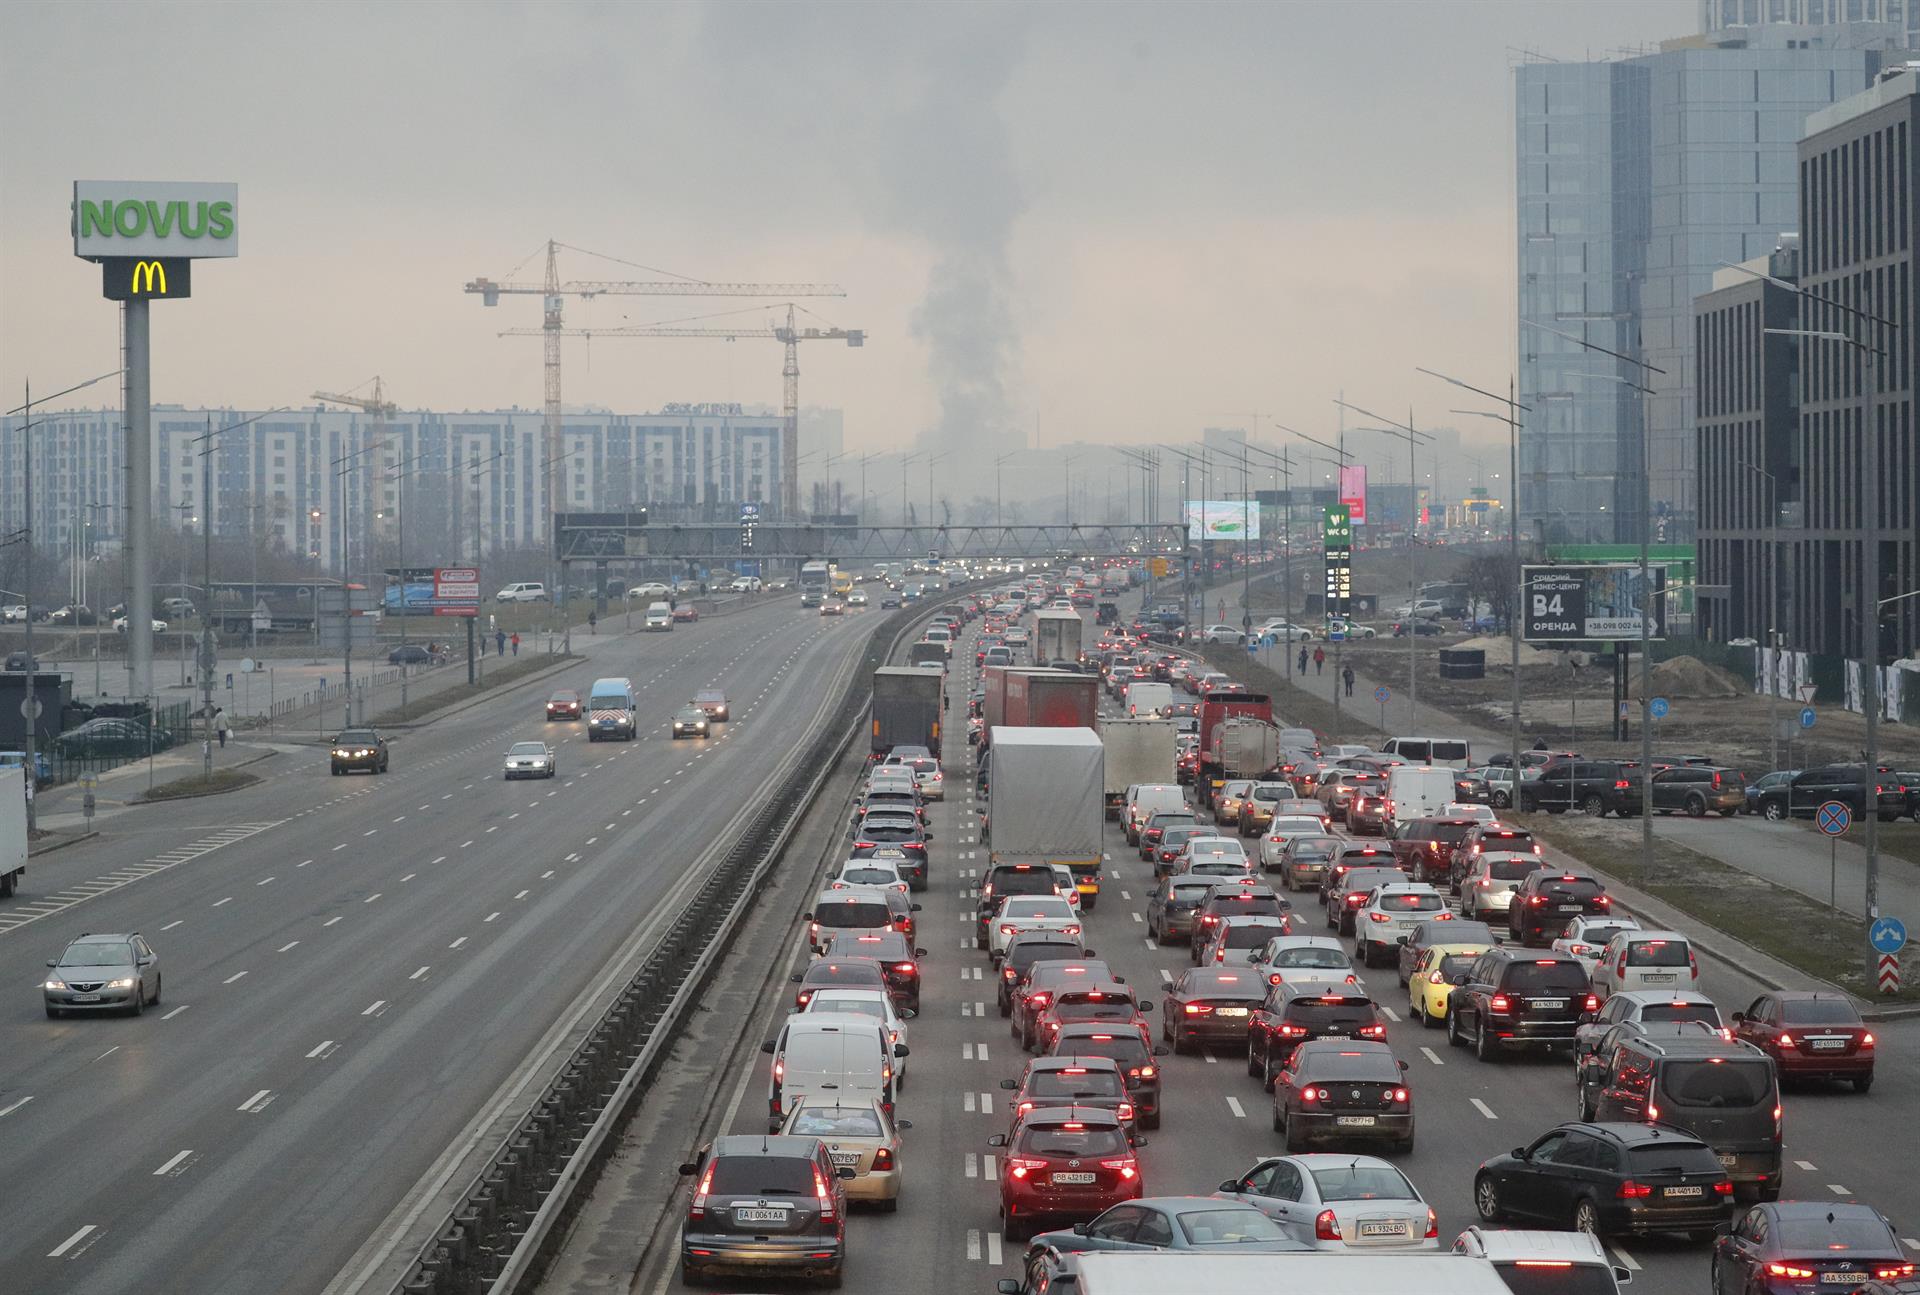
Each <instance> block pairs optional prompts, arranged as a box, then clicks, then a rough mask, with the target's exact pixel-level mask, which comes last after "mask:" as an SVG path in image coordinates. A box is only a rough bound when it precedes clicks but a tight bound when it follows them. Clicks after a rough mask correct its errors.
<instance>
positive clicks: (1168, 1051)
mask: <svg viewBox="0 0 1920 1295" xmlns="http://www.w3.org/2000/svg"><path fill="white" fill-rule="evenodd" d="M1153 1055H1154V1056H1156V1057H1170V1056H1172V1055H1173V1049H1172V1048H1169V1047H1168V1046H1167V1045H1166V1044H1164V1043H1158V1044H1155V1045H1154V1048H1153Z"/></svg>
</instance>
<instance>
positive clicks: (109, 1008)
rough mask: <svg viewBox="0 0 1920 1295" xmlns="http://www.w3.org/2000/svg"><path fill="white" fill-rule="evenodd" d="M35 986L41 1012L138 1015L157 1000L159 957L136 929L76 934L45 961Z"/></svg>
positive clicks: (158, 997)
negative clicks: (62, 949)
mask: <svg viewBox="0 0 1920 1295" xmlns="http://www.w3.org/2000/svg"><path fill="white" fill-rule="evenodd" d="M47 968H48V970H47V977H46V981H45V983H43V984H42V985H41V993H42V995H43V996H44V997H45V999H46V1003H47V1015H48V1016H50V1017H55V1018H58V1017H62V1016H65V1015H66V1014H67V1013H68V1012H126V1013H128V1014H129V1015H132V1016H138V1015H140V1013H142V1012H144V1011H145V1010H146V1009H147V1008H148V1007H150V1006H153V1005H155V1004H158V1003H159V1001H160V955H159V954H157V953H155V952H154V951H153V948H152V946H151V945H149V944H148V943H147V941H146V938H145V937H144V936H142V935H141V934H140V933H139V932H137V931H136V932H133V933H132V934H129V935H93V934H87V935H82V936H81V937H80V938H79V939H77V940H75V941H74V942H73V943H71V944H69V945H68V946H67V948H66V951H65V952H64V953H62V954H61V955H60V956H59V957H58V958H51V959H49V960H48V961H47Z"/></svg>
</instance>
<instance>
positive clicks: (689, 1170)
mask: <svg viewBox="0 0 1920 1295" xmlns="http://www.w3.org/2000/svg"><path fill="white" fill-rule="evenodd" d="M699 1172H700V1162H699V1161H698V1160H689V1161H687V1162H686V1163H685V1164H683V1165H681V1166H680V1173H681V1175H682V1176H689V1175H692V1174H697V1173H699Z"/></svg>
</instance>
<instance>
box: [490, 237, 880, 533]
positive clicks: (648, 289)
mask: <svg viewBox="0 0 1920 1295" xmlns="http://www.w3.org/2000/svg"><path fill="white" fill-rule="evenodd" d="M563 247H565V248H566V249H567V250H568V251H570V252H580V253H582V254H583V255H586V256H601V254H600V253H598V252H588V251H586V249H584V248H579V247H571V246H569V245H568V244H566V243H561V242H557V241H555V240H553V239H548V240H547V247H546V252H547V273H546V278H545V280H544V281H543V282H542V283H540V284H538V285H535V284H531V283H515V282H513V279H512V274H511V272H510V273H509V275H508V277H507V279H506V280H505V281H501V282H495V281H494V280H492V279H475V280H473V281H472V282H470V283H468V284H467V291H468V292H473V293H478V294H479V295H480V303H481V304H482V305H485V306H497V305H499V304H500V298H501V296H502V295H503V294H507V293H520V294H527V295H532V294H538V295H539V296H540V297H541V299H542V303H543V306H544V313H543V316H542V320H541V325H540V327H539V329H538V330H530V329H515V330H511V332H513V333H515V334H519V335H527V334H530V333H532V332H536V331H537V332H538V333H539V335H540V336H542V337H544V338H546V418H545V433H546V436H545V443H546V451H547V452H546V469H547V471H548V472H549V473H550V472H551V470H552V466H553V464H555V463H556V462H558V461H559V459H560V455H561V444H560V339H561V337H562V336H564V335H565V332H566V328H565V325H564V323H563V321H562V319H561V303H562V301H563V300H564V299H565V298H567V297H589V298H591V297H599V296H635V297H844V296H846V295H847V294H846V293H845V292H844V291H842V290H841V289H840V288H839V287H838V286H837V285H834V284H830V283H716V282H713V281H711V280H708V279H689V278H684V277H680V278H665V279H652V280H616V279H568V280H564V281H563V280H562V279H561V278H560V268H559V252H560V249H561V248H563ZM536 255H537V253H536ZM527 259H528V260H531V259H533V258H532V257H529V258H527ZM601 259H602V260H608V261H618V260H619V258H618V257H610V256H601ZM521 264H522V265H524V264H526V262H525V261H523V262H521ZM623 264H632V263H631V262H623ZM516 268H517V267H516ZM641 268H642V269H646V268H647V267H645V266H642V267H641ZM655 273H659V272H658V271H655ZM504 335H505V334H503V336H504ZM788 369H789V370H790V376H789V377H788V379H787V381H788V384H789V387H790V388H791V389H794V390H797V389H798V383H799V380H800V375H799V368H798V366H797V365H795V364H793V363H791V362H789V364H788ZM788 410H789V412H788V416H787V422H786V425H785V426H784V427H783V428H782V429H781V435H780V455H781V459H782V460H783V465H784V466H785V468H786V478H787V484H786V489H785V490H784V491H783V494H785V496H786V499H785V500H783V507H785V508H786V510H787V514H788V516H793V515H795V514H796V513H797V512H798V511H799V490H798V487H797V486H795V484H794V482H793V475H794V474H793V460H794V459H795V458H796V457H797V456H798V453H799V446H800V425H799V409H798V406H797V405H796V404H794V403H793V402H791V401H789V404H788ZM545 488H546V493H547V510H548V512H549V514H551V513H555V512H558V511H559V505H558V501H557V497H556V495H555V492H554V490H553V488H552V483H551V480H550V479H548V480H547V481H546V486H545Z"/></svg>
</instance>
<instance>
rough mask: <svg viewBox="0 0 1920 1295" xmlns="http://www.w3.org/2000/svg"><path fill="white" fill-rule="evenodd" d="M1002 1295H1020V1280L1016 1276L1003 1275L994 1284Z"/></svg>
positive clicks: (995, 1288)
mask: <svg viewBox="0 0 1920 1295" xmlns="http://www.w3.org/2000/svg"><path fill="white" fill-rule="evenodd" d="M993 1288H994V1290H996V1291H998V1292H999V1293H1000V1295H1020V1281H1019V1279H1018V1278H1016V1277H1002V1278H1001V1279H1000V1280H999V1281H997V1282H995V1283H994V1284H993Z"/></svg>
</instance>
